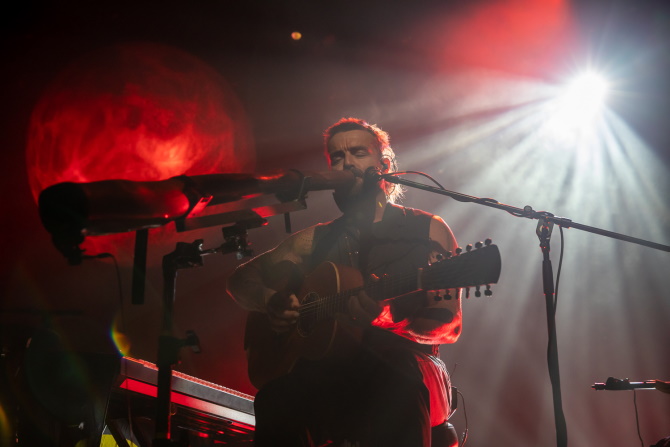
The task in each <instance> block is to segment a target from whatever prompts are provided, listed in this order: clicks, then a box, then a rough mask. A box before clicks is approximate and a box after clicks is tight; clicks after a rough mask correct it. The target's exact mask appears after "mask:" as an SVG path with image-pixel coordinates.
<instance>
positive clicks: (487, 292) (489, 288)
mask: <svg viewBox="0 0 670 447" xmlns="http://www.w3.org/2000/svg"><path fill="white" fill-rule="evenodd" d="M484 295H486V296H491V295H493V291H492V290H491V284H487V285H486V290H484Z"/></svg>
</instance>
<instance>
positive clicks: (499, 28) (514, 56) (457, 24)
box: [431, 0, 574, 75]
mask: <svg viewBox="0 0 670 447" xmlns="http://www.w3.org/2000/svg"><path fill="white" fill-rule="evenodd" d="M437 20H438V21H439V23H437V24H436V25H438V26H435V28H433V27H431V28H433V29H438V30H439V31H438V33H439V34H437V35H435V36H434V37H433V40H435V41H437V42H438V43H439V44H441V46H442V54H441V56H440V57H441V58H442V59H443V61H444V67H445V68H446V69H447V70H451V69H454V68H457V67H462V66H467V67H480V68H489V69H494V70H502V71H507V72H512V73H517V74H522V75H547V74H549V75H551V74H552V72H553V71H555V70H556V68H557V64H559V63H561V62H563V61H564V58H565V57H566V55H568V54H570V52H571V51H572V46H573V38H574V30H573V28H572V21H571V17H570V10H569V7H568V3H567V2H566V1H565V0H538V1H533V2H528V1H524V0H496V1H492V2H483V3H482V2H475V3H473V4H472V6H471V7H470V8H469V9H467V10H465V11H464V12H463V13H462V14H450V15H449V16H447V17H440V18H438V19H437Z"/></svg>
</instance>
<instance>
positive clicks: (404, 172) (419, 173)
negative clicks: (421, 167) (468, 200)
mask: <svg viewBox="0 0 670 447" xmlns="http://www.w3.org/2000/svg"><path fill="white" fill-rule="evenodd" d="M405 174H416V175H422V176H424V177H426V178H428V179H429V180H430V181H431V182H433V183H435V184H436V185H437V186H438V187H439V188H440V189H444V190H445V191H446V188H445V187H444V186H442V185H440V183H439V182H438V181H437V180H435V179H434V178H433V177H431V176H430V175H428V174H426V173H425V172H421V171H400V172H390V173H389V174H387V175H394V176H396V175H398V176H399V175H405Z"/></svg>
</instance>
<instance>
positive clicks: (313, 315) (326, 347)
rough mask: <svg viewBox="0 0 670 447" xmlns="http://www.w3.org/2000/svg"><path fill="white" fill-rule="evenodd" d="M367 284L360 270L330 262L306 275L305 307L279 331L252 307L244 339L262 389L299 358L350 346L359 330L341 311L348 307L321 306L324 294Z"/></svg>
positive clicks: (254, 377) (255, 381)
mask: <svg viewBox="0 0 670 447" xmlns="http://www.w3.org/2000/svg"><path fill="white" fill-rule="evenodd" d="M362 285H363V278H362V276H361V273H360V272H359V271H358V270H356V269H354V268H351V267H347V266H341V265H336V264H333V263H332V262H325V263H323V264H321V265H319V266H318V267H317V268H316V269H315V270H314V271H313V272H312V273H311V274H309V275H308V276H306V277H305V279H304V281H303V283H302V287H301V288H300V291H299V292H298V293H296V296H297V297H298V299H299V300H300V304H301V309H302V310H301V314H300V319H299V321H298V324H297V325H296V326H294V327H293V328H292V329H291V330H290V331H288V332H285V333H281V334H278V333H276V332H275V331H273V330H272V329H271V327H270V321H269V319H268V316H267V315H266V314H264V313H261V312H250V313H249V317H248V319H247V325H246V333H245V337H244V340H245V349H246V352H247V361H248V369H249V379H250V380H251V383H252V384H253V385H254V386H255V387H257V388H260V387H262V386H263V385H265V384H266V383H267V382H269V381H270V380H272V379H274V378H276V377H279V376H282V375H284V374H287V373H289V372H290V371H291V370H292V369H293V367H294V366H295V364H296V362H297V360H298V359H299V358H306V359H310V360H317V359H322V358H324V357H328V356H330V355H337V354H338V353H341V352H342V351H346V350H347V347H348V346H351V344H352V340H353V339H355V338H356V337H357V335H358V334H357V332H358V331H359V330H358V329H357V328H354V327H352V326H351V325H350V324H348V323H347V322H345V321H344V318H340V316H339V315H338V314H339V313H340V312H345V311H346V309H337V308H333V307H332V306H328V307H327V308H324V309H317V307H318V305H319V301H320V300H321V299H322V298H323V297H327V296H331V295H333V294H337V293H340V292H342V291H347V290H351V289H355V288H357V287H361V286H362Z"/></svg>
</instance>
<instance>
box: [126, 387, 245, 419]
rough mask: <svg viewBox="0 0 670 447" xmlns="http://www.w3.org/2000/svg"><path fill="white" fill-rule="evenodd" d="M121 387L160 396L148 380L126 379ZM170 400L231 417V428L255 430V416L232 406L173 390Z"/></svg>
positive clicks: (147, 394) (195, 408) (227, 417)
mask: <svg viewBox="0 0 670 447" xmlns="http://www.w3.org/2000/svg"><path fill="white" fill-rule="evenodd" d="M119 388H121V389H124V390H128V391H132V392H135V393H140V394H144V395H146V396H151V397H156V396H158V388H157V387H156V386H155V385H151V384H149V383H146V382H140V381H138V380H134V379H124V381H123V383H121V385H120V387H119ZM170 402H172V403H175V404H178V405H183V406H184V407H188V408H191V409H194V410H199V411H203V412H205V413H209V414H213V415H217V416H220V417H223V418H226V419H231V429H232V427H235V426H237V427H241V428H244V429H246V430H247V431H248V430H253V428H254V421H255V420H254V417H253V416H251V415H248V414H246V413H242V412H239V411H237V410H233V409H232V408H226V407H223V406H220V405H217V404H213V403H211V402H207V401H205V400H202V399H197V398H195V397H191V396H187V395H185V394H181V393H177V392H174V391H173V392H172V393H171V394H170Z"/></svg>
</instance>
